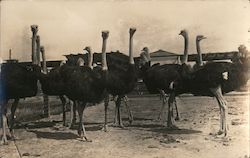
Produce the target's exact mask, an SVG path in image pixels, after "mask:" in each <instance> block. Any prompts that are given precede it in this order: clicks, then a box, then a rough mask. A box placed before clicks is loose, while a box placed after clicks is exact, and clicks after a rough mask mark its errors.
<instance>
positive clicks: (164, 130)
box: [150, 127, 202, 134]
mask: <svg viewBox="0 0 250 158" xmlns="http://www.w3.org/2000/svg"><path fill="white" fill-rule="evenodd" d="M150 131H152V132H157V133H163V134H194V133H202V131H198V130H193V129H184V128H182V129H181V128H180V129H170V128H167V127H162V128H153V129H150Z"/></svg>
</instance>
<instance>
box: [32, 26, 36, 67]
mask: <svg viewBox="0 0 250 158" xmlns="http://www.w3.org/2000/svg"><path fill="white" fill-rule="evenodd" d="M31 46H32V48H31V53H32V55H31V56H32V64H36V63H37V55H36V53H35V52H36V32H35V31H32V45H31Z"/></svg>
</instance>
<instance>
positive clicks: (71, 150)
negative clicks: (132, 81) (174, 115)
mask: <svg viewBox="0 0 250 158" xmlns="http://www.w3.org/2000/svg"><path fill="white" fill-rule="evenodd" d="M226 100H227V101H228V107H229V119H230V120H229V124H230V126H229V128H230V131H229V137H228V139H223V138H216V137H214V136H213V135H211V134H210V133H215V132H217V130H218V129H219V109H218V105H217V102H216V100H215V99H214V98H209V97H180V98H178V99H177V103H178V107H179V111H180V115H181V120H180V121H178V122H177V125H178V127H180V130H169V129H167V128H166V127H164V126H162V122H161V121H157V116H158V114H159V109H160V105H161V101H160V100H159V97H133V98H130V104H131V110H132V112H133V115H134V122H133V123H132V125H129V124H128V119H127V112H126V109H123V112H122V113H123V120H124V125H125V126H126V127H125V128H124V129H120V128H117V127H111V126H109V129H108V132H104V131H102V130H101V128H102V123H103V120H104V106H103V104H100V105H96V106H91V107H88V108H87V109H86V110H85V112H84V122H85V125H86V130H87V134H88V137H89V138H90V139H92V140H93V142H83V141H80V140H79V139H78V136H77V134H76V130H71V129H69V128H68V127H63V126H62V122H61V119H62V115H61V114H59V115H53V116H51V118H49V119H48V118H46V119H39V120H36V121H32V120H31V119H29V121H26V122H24V121H20V120H22V119H21V116H22V115H21V112H20V111H19V112H17V120H19V122H17V124H16V127H15V128H16V129H15V134H16V136H17V137H18V138H19V139H18V140H16V141H15V142H14V141H9V145H1V146H0V158H15V157H19V154H18V151H19V152H20V155H21V156H22V157H41V158H52V157H53V158H54V157H56V158H68V157H75V158H77V157H88V158H102V157H103V158H106V157H111V158H117V157H127V158H138V157H143V158H165V157H166V158H167V157H168V158H169V157H176V158H189V157H193V158H200V157H203V158H215V157H216V158H225V157H226V158H249V144H250V139H249V95H238V94H233V95H228V96H226ZM25 102H27V101H22V104H25ZM54 102H57V103H59V101H57V100H55V101H54ZM34 114H35V110H34ZM113 116H114V103H113V102H112V103H111V105H110V106H109V122H110V123H112V121H113ZM67 118H68V122H69V113H68V116H67Z"/></svg>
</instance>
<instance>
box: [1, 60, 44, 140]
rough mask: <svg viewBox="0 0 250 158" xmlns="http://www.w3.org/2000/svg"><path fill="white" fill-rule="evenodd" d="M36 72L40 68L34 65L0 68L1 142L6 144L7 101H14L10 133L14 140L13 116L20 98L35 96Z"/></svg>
mask: <svg viewBox="0 0 250 158" xmlns="http://www.w3.org/2000/svg"><path fill="white" fill-rule="evenodd" d="M38 72H40V68H39V67H38V66H36V65H31V66H22V65H21V64H19V63H6V64H3V65H2V66H1V76H0V80H1V84H0V89H1V90H0V91H1V96H0V101H1V114H2V129H3V137H2V142H3V143H7V138H6V126H7V117H6V113H7V107H6V105H7V103H8V101H9V99H14V102H13V104H12V106H11V116H10V125H9V128H10V132H11V134H12V137H13V138H14V131H13V126H14V115H15V111H16V108H17V105H18V102H19V99H20V98H26V97H33V96H36V94H37V81H38Z"/></svg>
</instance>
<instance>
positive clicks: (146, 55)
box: [139, 47, 151, 68]
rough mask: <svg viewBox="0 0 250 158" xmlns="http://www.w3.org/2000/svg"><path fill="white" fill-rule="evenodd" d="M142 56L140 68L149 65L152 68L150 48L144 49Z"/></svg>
mask: <svg viewBox="0 0 250 158" xmlns="http://www.w3.org/2000/svg"><path fill="white" fill-rule="evenodd" d="M141 51H142V52H141V54H140V62H139V63H140V64H139V67H140V68H141V67H143V66H145V65H147V64H149V66H150V61H151V59H150V54H149V50H148V47H144V48H143V49H142V50H141Z"/></svg>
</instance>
